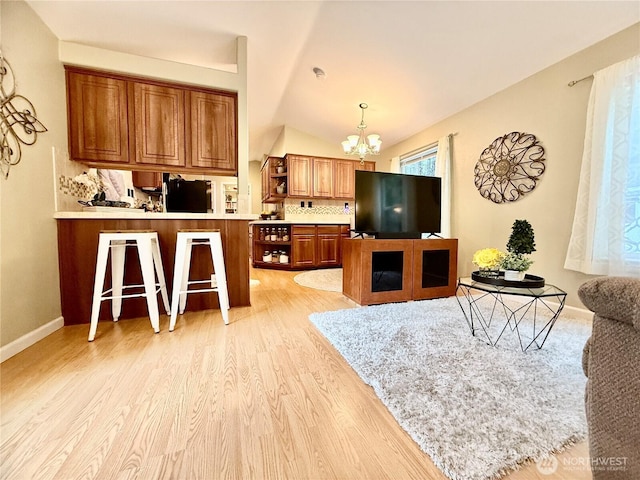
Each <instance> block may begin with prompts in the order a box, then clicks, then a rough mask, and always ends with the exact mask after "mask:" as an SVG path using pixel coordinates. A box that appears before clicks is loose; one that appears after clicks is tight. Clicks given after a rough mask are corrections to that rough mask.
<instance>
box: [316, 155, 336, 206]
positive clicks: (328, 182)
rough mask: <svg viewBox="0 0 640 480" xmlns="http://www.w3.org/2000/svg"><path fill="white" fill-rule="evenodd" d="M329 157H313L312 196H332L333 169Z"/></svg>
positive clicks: (332, 163) (332, 162) (332, 161)
mask: <svg viewBox="0 0 640 480" xmlns="http://www.w3.org/2000/svg"><path fill="white" fill-rule="evenodd" d="M334 162H335V160H333V159H331V158H314V159H313V198H333V177H334V175H333V169H334Z"/></svg>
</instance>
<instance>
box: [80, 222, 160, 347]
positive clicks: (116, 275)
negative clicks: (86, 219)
mask: <svg viewBox="0 0 640 480" xmlns="http://www.w3.org/2000/svg"><path fill="white" fill-rule="evenodd" d="M134 246H135V247H136V248H137V250H138V258H139V260H140V269H141V270H142V279H143V282H144V283H143V284H140V285H123V282H124V267H125V252H126V248H127V247H134ZM109 252H111V288H109V289H107V290H103V288H104V278H105V274H106V270H107V258H108V257H109ZM156 276H157V280H156ZM133 288H138V289H140V288H144V290H143V291H142V292H136V293H129V294H123V291H124V290H127V289H133ZM158 292H161V294H162V301H163V302H164V307H165V310H166V312H167V314H169V312H170V306H169V295H168V293H167V285H166V282H165V278H164V270H163V268H162V259H161V257H160V245H159V243H158V233H157V232H155V231H153V230H103V231H102V232H100V237H99V240H98V256H97V260H96V275H95V280H94V285H93V303H92V306H91V327H90V328H89V341H90V342H92V341H93V340H94V338H95V336H96V330H97V328H98V316H99V314H100V304H101V302H102V301H104V300H111V314H112V317H113V321H114V322H117V321H118V319H119V318H120V313H121V312H122V299H123V298H135V297H146V299H147V308H148V312H149V319H150V321H151V326H152V327H153V330H154V331H155V332H156V333H158V332H159V331H160V319H159V313H158V298H157V294H158Z"/></svg>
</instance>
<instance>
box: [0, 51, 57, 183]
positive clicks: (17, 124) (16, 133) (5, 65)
mask: <svg viewBox="0 0 640 480" xmlns="http://www.w3.org/2000/svg"><path fill="white" fill-rule="evenodd" d="M46 131H47V129H46V127H45V126H44V125H43V124H42V123H41V122H40V121H39V120H38V119H37V118H36V110H35V108H34V107H33V104H32V103H31V102H30V101H29V100H28V99H27V98H26V97H23V96H22V95H16V83H15V79H14V76H13V71H12V70H11V66H10V65H9V62H7V59H6V58H4V57H3V56H2V53H0V149H1V150H0V172H2V176H3V177H4V178H7V177H8V176H9V169H10V168H11V166H13V165H17V164H18V163H20V158H21V157H22V148H21V146H20V144H21V143H22V144H24V145H33V144H34V143H36V140H37V139H38V133H41V132H46Z"/></svg>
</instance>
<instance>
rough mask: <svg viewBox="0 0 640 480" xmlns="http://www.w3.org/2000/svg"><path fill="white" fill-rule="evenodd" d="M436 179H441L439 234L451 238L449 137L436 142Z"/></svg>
mask: <svg viewBox="0 0 640 480" xmlns="http://www.w3.org/2000/svg"><path fill="white" fill-rule="evenodd" d="M435 173H436V177H440V178H441V179H442V209H441V211H442V219H441V222H442V223H441V228H440V234H441V235H442V236H443V237H444V238H451V135H447V136H446V137H442V138H441V139H440V140H438V153H437V154H436V172H435Z"/></svg>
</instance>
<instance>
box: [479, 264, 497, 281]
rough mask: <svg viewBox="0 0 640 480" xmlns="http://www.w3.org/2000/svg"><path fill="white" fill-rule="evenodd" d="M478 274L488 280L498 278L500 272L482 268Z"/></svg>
mask: <svg viewBox="0 0 640 480" xmlns="http://www.w3.org/2000/svg"><path fill="white" fill-rule="evenodd" d="M478 273H479V274H480V276H481V277H487V278H498V276H499V274H500V271H499V270H498V269H495V268H482V267H480V268H479V269H478Z"/></svg>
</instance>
